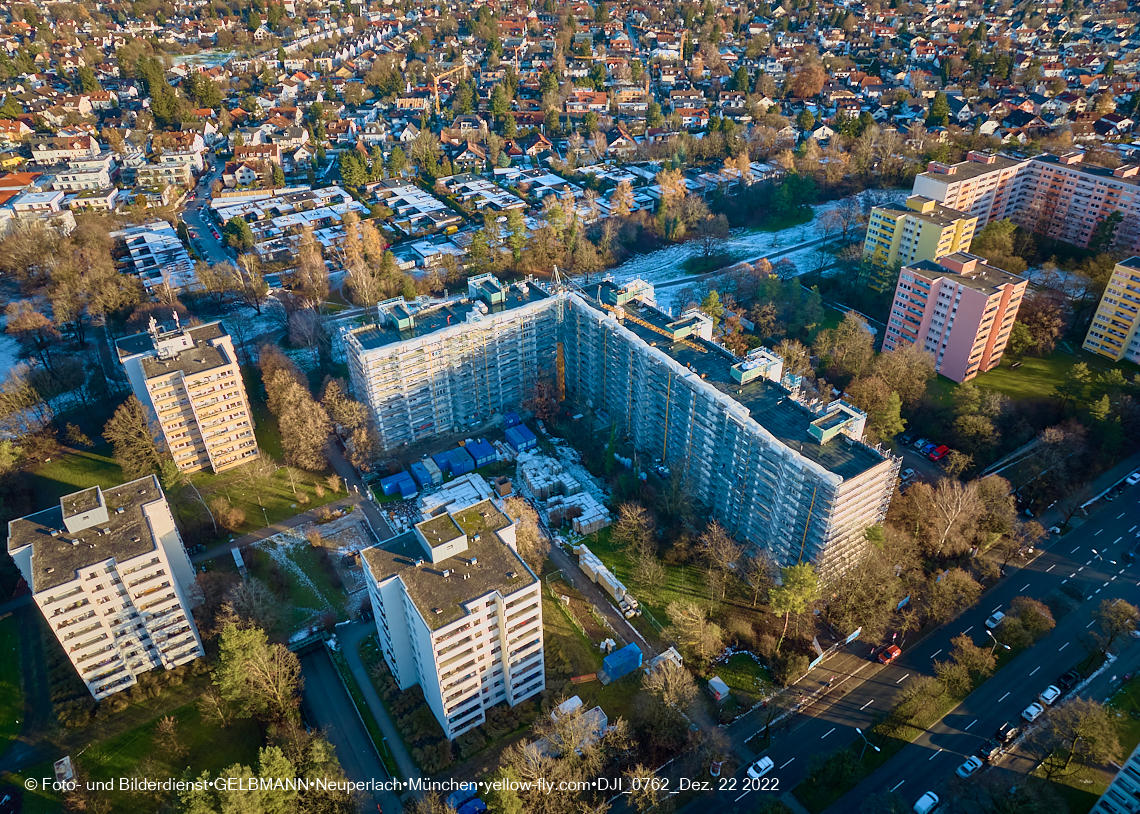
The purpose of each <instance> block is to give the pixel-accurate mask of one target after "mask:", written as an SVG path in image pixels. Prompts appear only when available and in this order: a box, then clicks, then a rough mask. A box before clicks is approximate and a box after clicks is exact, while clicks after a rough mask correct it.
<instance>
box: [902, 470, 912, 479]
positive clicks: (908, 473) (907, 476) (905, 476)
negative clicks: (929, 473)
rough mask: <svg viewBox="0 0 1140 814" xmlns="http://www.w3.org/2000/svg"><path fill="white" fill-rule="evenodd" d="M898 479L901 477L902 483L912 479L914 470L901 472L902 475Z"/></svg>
mask: <svg viewBox="0 0 1140 814" xmlns="http://www.w3.org/2000/svg"><path fill="white" fill-rule="evenodd" d="M899 477H901V478H902V479H903V481H908V480H910V479H911V478H913V477H914V470H913V469H904V470H903V471H902V474H901V475H900V476H899Z"/></svg>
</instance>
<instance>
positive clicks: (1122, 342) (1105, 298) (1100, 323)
mask: <svg viewBox="0 0 1140 814" xmlns="http://www.w3.org/2000/svg"><path fill="white" fill-rule="evenodd" d="M1084 348H1085V350H1088V351H1092V352H1093V353H1099V354H1100V355H1101V356H1107V357H1109V358H1110V359H1115V360H1116V361H1118V362H1119V361H1120V360H1121V359H1127V360H1128V361H1130V362H1140V257H1130V258H1128V259H1127V260H1124V261H1122V262H1120V263H1117V264H1116V268H1114V269H1113V270H1112V277H1110V278H1109V280H1108V285H1107V286H1106V287H1105V289H1104V294H1103V295H1101V298H1100V305H1099V306H1097V309H1096V314H1095V315H1094V316H1093V321H1092V324H1091V325H1089V332H1088V334H1087V335H1086V336H1085V344H1084Z"/></svg>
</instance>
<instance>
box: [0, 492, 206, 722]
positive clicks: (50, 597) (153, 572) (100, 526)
mask: <svg viewBox="0 0 1140 814" xmlns="http://www.w3.org/2000/svg"><path fill="white" fill-rule="evenodd" d="M8 553H9V554H10V555H11V556H12V559H13V560H14V561H15V563H16V567H17V568H19V569H20V574H21V575H22V576H23V577H24V580H25V581H26V582H27V583H28V587H29V588H30V589H31V592H32V599H33V600H34V601H35V603H36V605H37V606H38V607H39V609H40V612H41V613H43V615H44V619H46V620H47V623H48V626H49V627H50V628H51V631H52V633H53V634H54V635H55V637H56V639H58V640H59V643H60V645H61V646H62V647H63V652H64V653H66V654H67V657H68V659H70V660H71V663H72V665H74V667H75V669H76V671H77V672H78V673H79V677H80V678H82V679H83V683H84V684H86V685H87V689H88V690H89V691H90V692H91V695H92V696H94V698H95V699H96V700H101V699H103V698H106V697H107V696H109V695H113V694H114V693H117V692H122V691H123V690H125V689H127V688H129V687H131V686H133V685H134V684H136V683H137V682H138V676H139V675H140V674H142V673H145V672H148V671H150V670H155V669H158V668H162V669H166V670H169V669H171V668H173V667H176V666H178V665H180V664H185V663H186V662H188V661H193V660H194V659H196V658H198V657H199V656H201V655H202V654H203V651H202V641H201V639H200V638H199V636H198V629H197V627H195V625H194V618H193V616H192V615H191V613H190V604H189V601H188V600H189V597H190V596H191V593H190V590H191V587H192V586H193V584H194V568H193V566H192V565H191V564H190V558H189V557H188V556H187V555H186V550H185V548H184V547H183V545H182V539H181V538H180V537H179V535H178V529H177V528H176V527H175V525H174V517H173V516H172V515H171V513H170V506H169V505H168V504H167V502H166V496H165V495H164V494H163V493H162V488H161V487H160V486H159V484H158V479H157V478H155V477H154V476H153V475H150V476H147V477H145V478H141V479H139V480H136V481H132V482H131V483H126V484H123V485H122V486H116V487H113V488H111V489H106V490H104V489H101V488H99V487H98V486H94V487H92V488H90V489H84V490H82V491H79V492H75V493H73V494H70V495H65V496H64V497H62V498H60V500H59V505H57V506H53V507H52V508H50V509H45V510H44V511H41V512H37V513H36V514H31V515H28V516H27V517H22V518H19V519H17V520H12V521H10V522H9V523H8Z"/></svg>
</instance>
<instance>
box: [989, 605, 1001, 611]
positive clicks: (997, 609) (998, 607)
mask: <svg viewBox="0 0 1140 814" xmlns="http://www.w3.org/2000/svg"><path fill="white" fill-rule="evenodd" d="M999 610H1001V605H998V606H997V607H996V608H994V609H993V610H992V611H990V613H997V612H998V611H999Z"/></svg>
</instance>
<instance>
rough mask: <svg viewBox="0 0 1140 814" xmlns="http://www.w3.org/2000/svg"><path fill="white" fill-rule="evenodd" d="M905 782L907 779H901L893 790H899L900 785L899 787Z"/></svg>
mask: <svg viewBox="0 0 1140 814" xmlns="http://www.w3.org/2000/svg"><path fill="white" fill-rule="evenodd" d="M905 782H906V781H905V780H900V781H899V782H898V786H895V787H894V788H893V789H891V791H897V790H898V787H899V786H901V785H902V784H903V783H905Z"/></svg>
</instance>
